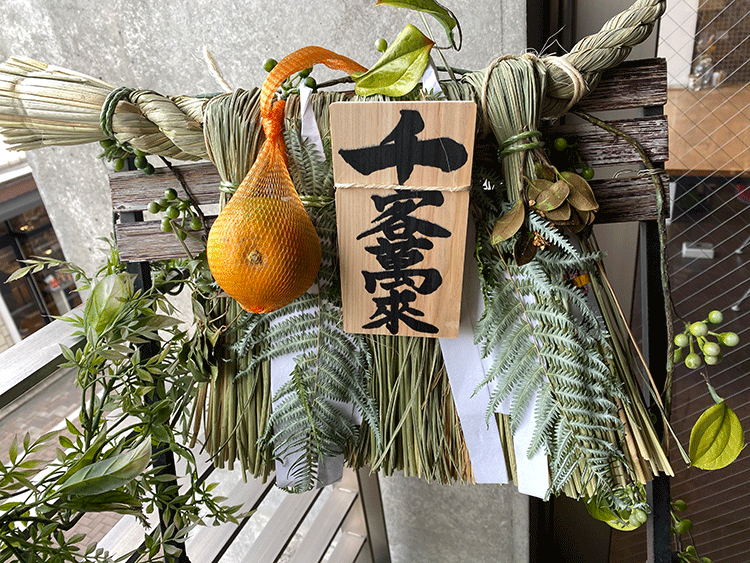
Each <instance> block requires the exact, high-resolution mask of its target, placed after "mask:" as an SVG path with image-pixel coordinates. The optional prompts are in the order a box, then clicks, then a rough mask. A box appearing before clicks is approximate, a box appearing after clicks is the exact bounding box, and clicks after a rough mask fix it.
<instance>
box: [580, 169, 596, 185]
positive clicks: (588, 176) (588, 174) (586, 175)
mask: <svg viewBox="0 0 750 563" xmlns="http://www.w3.org/2000/svg"><path fill="white" fill-rule="evenodd" d="M594 174H595V172H594V169H593V168H591V167H590V166H586V167H585V168H584V169H583V170H581V178H583V179H584V180H586V181H588V180H593V179H594Z"/></svg>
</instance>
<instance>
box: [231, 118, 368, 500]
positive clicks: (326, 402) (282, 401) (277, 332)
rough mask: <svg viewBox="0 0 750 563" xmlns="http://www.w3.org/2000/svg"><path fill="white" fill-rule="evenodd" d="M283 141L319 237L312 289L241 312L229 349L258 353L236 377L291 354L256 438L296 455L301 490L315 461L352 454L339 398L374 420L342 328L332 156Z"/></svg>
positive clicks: (352, 427) (349, 424) (349, 421)
mask: <svg viewBox="0 0 750 563" xmlns="http://www.w3.org/2000/svg"><path fill="white" fill-rule="evenodd" d="M286 141H287V147H288V151H289V154H290V159H291V161H292V162H293V163H294V165H293V166H292V167H291V168H292V175H293V179H294V182H295V186H296V187H297V190H298V191H299V192H300V195H301V196H302V197H303V199H304V200H305V201H306V202H307V203H308V206H309V207H310V209H311V216H312V219H313V223H314V224H315V226H316V228H317V230H318V235H319V237H320V241H321V247H322V251H323V253H322V255H323V259H322V263H321V267H320V271H319V274H318V279H317V287H316V288H315V290H311V291H310V292H308V293H306V294H304V295H303V296H301V297H300V298H299V299H297V300H296V301H294V302H293V303H291V304H289V305H287V306H286V307H283V308H281V309H279V310H278V311H274V312H272V313H267V314H265V315H249V314H248V315H245V316H244V318H243V319H241V320H240V323H241V327H242V328H241V329H240V332H241V334H240V336H239V337H238V341H237V344H236V345H235V352H236V354H237V356H245V355H247V354H248V353H250V351H251V350H259V352H257V353H255V354H253V356H252V359H251V360H250V361H249V363H248V366H247V368H246V369H245V370H243V371H240V372H238V373H237V377H238V378H241V377H245V376H247V375H248V374H250V373H252V372H253V371H254V370H255V369H256V368H257V366H258V365H259V364H260V363H262V362H267V361H269V360H271V359H273V358H277V357H279V356H282V355H285V354H294V361H295V368H294V370H293V371H292V373H291V374H290V379H289V381H288V382H287V383H286V384H285V385H283V386H282V387H281V388H280V389H279V391H278V393H277V395H276V396H275V397H274V404H273V411H272V414H271V416H270V419H269V421H268V427H267V430H266V432H265V434H264V435H263V436H261V438H260V440H261V445H262V446H263V447H266V446H271V445H272V446H273V452H274V455H275V456H276V457H278V458H285V457H287V456H291V457H292V458H294V457H297V460H296V462H295V463H294V465H293V466H292V468H291V470H290V476H291V477H292V478H293V480H294V485H293V486H292V487H290V488H291V489H293V490H294V491H296V492H299V491H304V490H308V489H310V488H312V487H313V486H315V476H316V472H317V467H318V463H319V461H320V459H321V458H323V457H328V456H335V455H338V454H342V453H345V452H348V451H350V450H351V449H352V447H353V446H354V445H355V443H356V441H357V439H358V425H357V423H356V421H355V420H354V419H353V417H352V413H351V412H348V413H347V412H346V410H347V408H346V407H345V406H344V405H342V404H341V403H343V404H346V403H350V404H351V405H353V407H354V408H355V409H356V410H357V411H358V412H359V413H361V415H362V417H363V418H364V419H365V420H366V421H367V422H368V423H369V425H370V427H372V428H375V429H377V428H378V424H377V422H378V419H377V414H376V408H375V403H374V401H373V399H372V398H371V397H370V395H369V394H368V391H367V381H368V378H369V376H370V371H371V369H370V364H371V361H370V359H369V357H368V354H367V352H366V350H367V347H366V346H365V342H364V339H363V338H362V337H361V336H358V335H352V334H347V333H345V332H344V330H343V312H342V309H341V298H340V293H339V270H338V259H337V254H338V253H337V249H336V245H337V242H336V217H335V213H334V206H333V172H332V169H331V164H330V162H331V161H330V158H328V159H323V158H322V156H321V155H318V154H317V152H315V151H314V150H312V149H311V147H310V145H308V144H307V143H304V142H303V141H302V140H301V139H300V137H299V135H298V134H297V133H296V132H294V131H292V132H291V133H288V134H287V138H286ZM349 411H351V407H349ZM378 436H379V434H378Z"/></svg>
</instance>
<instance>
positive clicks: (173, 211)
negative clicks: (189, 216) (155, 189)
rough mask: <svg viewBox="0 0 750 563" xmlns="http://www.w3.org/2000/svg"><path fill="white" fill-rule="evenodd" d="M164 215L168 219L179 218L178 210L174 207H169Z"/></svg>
mask: <svg viewBox="0 0 750 563" xmlns="http://www.w3.org/2000/svg"><path fill="white" fill-rule="evenodd" d="M165 215H166V216H167V217H168V218H169V219H177V218H178V217H179V216H180V210H179V209H178V208H177V207H176V206H174V205H171V206H169V207H168V208H167V211H166V212H165Z"/></svg>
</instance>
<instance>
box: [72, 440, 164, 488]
mask: <svg viewBox="0 0 750 563" xmlns="http://www.w3.org/2000/svg"><path fill="white" fill-rule="evenodd" d="M150 460H151V442H150V441H148V440H146V441H144V442H143V443H142V444H140V445H139V446H138V447H136V448H133V449H130V450H126V451H124V452H122V453H120V454H118V455H115V456H113V457H111V458H107V459H103V460H101V461H97V462H96V463H92V464H91V465H86V466H85V467H83V468H81V469H79V470H78V471H76V472H75V473H73V474H72V475H71V476H70V477H69V478H68V479H66V480H65V482H63V484H62V486H61V487H60V489H59V492H60V493H63V494H75V495H98V494H100V493H106V492H108V491H112V490H114V489H117V488H118V487H121V486H123V485H125V484H127V483H129V482H130V481H132V480H133V479H135V478H136V477H137V476H138V475H140V474H141V473H142V472H143V470H144V469H146V467H147V466H148V463H149V461H150Z"/></svg>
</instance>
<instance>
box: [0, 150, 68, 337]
mask: <svg viewBox="0 0 750 563" xmlns="http://www.w3.org/2000/svg"><path fill="white" fill-rule="evenodd" d="M31 257H44V258H54V259H57V260H64V259H65V257H64V255H63V252H62V249H61V248H60V243H59V242H58V240H57V236H56V235H55V230H54V229H53V228H52V224H51V223H50V219H49V216H48V215H47V210H46V209H45V207H44V203H43V202H42V198H41V197H40V195H39V191H38V190H37V187H36V183H35V182H34V178H33V177H32V175H31V168H29V166H28V165H27V164H26V159H25V157H24V155H23V153H14V152H10V151H6V150H5V149H4V148H2V147H0V352H1V351H3V350H6V349H7V348H10V347H11V346H12V345H13V344H15V343H16V342H19V341H20V340H21V339H23V338H25V337H26V336H28V335H29V334H32V333H34V332H36V331H37V330H39V329H40V328H41V327H43V326H44V325H45V324H47V323H48V322H50V320H51V319H52V318H53V317H54V316H56V315H62V314H64V313H66V312H67V311H69V310H70V309H72V308H73V307H75V306H77V305H79V304H80V303H81V299H80V297H79V295H78V292H77V291H76V288H75V284H74V282H73V279H72V277H71V276H70V274H67V273H64V272H61V271H59V269H45V270H44V271H42V272H39V273H36V274H33V275H30V276H27V277H25V278H22V279H19V280H15V281H11V282H10V283H8V281H7V280H8V278H9V277H10V275H11V274H12V273H13V272H15V271H16V270H18V268H20V267H21V265H22V264H21V262H20V261H22V260H24V259H26V258H31Z"/></svg>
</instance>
